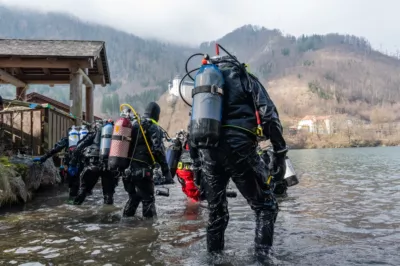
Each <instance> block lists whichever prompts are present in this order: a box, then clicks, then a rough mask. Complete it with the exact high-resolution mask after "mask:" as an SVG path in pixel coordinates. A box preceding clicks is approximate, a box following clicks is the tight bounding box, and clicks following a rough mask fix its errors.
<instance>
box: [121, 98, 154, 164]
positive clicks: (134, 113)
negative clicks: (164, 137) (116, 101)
mask: <svg viewBox="0 0 400 266" xmlns="http://www.w3.org/2000/svg"><path fill="white" fill-rule="evenodd" d="M124 106H126V107H128V108H129V109H131V110H132V112H133V115H134V116H135V117H136V120H137V121H138V123H139V128H140V131H142V135H143V139H144V142H145V143H146V146H147V149H148V150H149V153H150V156H151V159H152V160H153V164H155V163H156V160H155V159H154V155H153V153H152V152H151V149H150V145H149V143H148V141H147V138H146V134H144V130H143V127H142V123H141V121H140V118H139V115H138V114H137V113H136V111H135V109H133V107H132V106H131V105H129V104H127V103H123V104H121V105H120V106H119V110H120V111H121V112H122V110H123V107H124Z"/></svg>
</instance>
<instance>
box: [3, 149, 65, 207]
mask: <svg viewBox="0 0 400 266" xmlns="http://www.w3.org/2000/svg"><path fill="white" fill-rule="evenodd" d="M59 183H61V177H60V175H59V172H58V170H57V168H56V167H55V165H54V163H53V160H51V159H50V160H47V161H46V162H45V163H43V164H41V165H40V164H36V163H33V162H32V158H31V157H30V156H23V155H14V156H11V157H6V156H1V157H0V208H2V207H5V206H7V205H14V204H18V203H26V202H28V201H29V200H30V199H31V198H32V195H33V193H34V192H35V191H36V190H38V189H39V188H40V187H42V186H55V185H57V184H59Z"/></svg>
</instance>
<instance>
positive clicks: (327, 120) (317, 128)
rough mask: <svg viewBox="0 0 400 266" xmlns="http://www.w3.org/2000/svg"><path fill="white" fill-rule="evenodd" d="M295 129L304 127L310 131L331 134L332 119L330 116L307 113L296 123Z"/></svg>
mask: <svg viewBox="0 0 400 266" xmlns="http://www.w3.org/2000/svg"><path fill="white" fill-rule="evenodd" d="M297 129H298V130H301V129H305V130H307V131H308V132H310V133H319V134H331V133H332V121H331V117H330V116H315V115H307V116H305V117H303V119H301V120H300V121H299V123H298V124H297Z"/></svg>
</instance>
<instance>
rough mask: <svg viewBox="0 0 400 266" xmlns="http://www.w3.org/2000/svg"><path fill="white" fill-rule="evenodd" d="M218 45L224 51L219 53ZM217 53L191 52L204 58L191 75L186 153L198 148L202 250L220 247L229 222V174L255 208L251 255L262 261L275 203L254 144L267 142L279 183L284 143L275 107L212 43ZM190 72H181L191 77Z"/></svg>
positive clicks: (242, 69) (270, 235)
mask: <svg viewBox="0 0 400 266" xmlns="http://www.w3.org/2000/svg"><path fill="white" fill-rule="evenodd" d="M219 48H221V49H222V50H223V51H224V52H226V54H227V55H226V56H220V55H219ZM216 51H217V56H215V57H212V58H210V57H209V56H208V55H205V56H204V54H200V53H199V54H196V55H202V56H204V59H203V60H202V66H201V67H200V68H199V70H198V72H197V74H196V76H195V78H192V79H193V80H194V84H195V86H194V88H193V91H192V98H193V105H191V106H192V110H191V111H192V115H191V127H190V129H191V130H190V141H189V143H190V144H189V145H190V150H191V151H192V148H196V149H198V151H197V152H191V156H193V157H192V159H193V162H194V166H195V169H196V170H195V173H196V172H197V174H195V175H197V176H199V174H200V176H201V183H202V186H203V187H204V190H205V196H206V200H207V202H208V208H209V222H208V226H207V250H208V251H209V252H220V251H222V250H223V249H224V242H225V241H224V234H225V230H226V227H227V225H228V221H229V214H228V204H227V196H226V187H227V184H228V182H229V179H230V178H232V180H233V182H234V183H235V184H236V186H237V188H238V190H239V191H240V193H241V194H242V195H243V197H244V198H246V200H247V202H248V203H249V205H250V207H251V208H252V209H253V210H254V212H255V216H256V233H255V253H256V256H257V258H260V259H264V258H265V256H267V255H268V254H269V251H270V248H271V246H272V244H273V234H274V223H275V220H276V218H277V214H278V204H277V201H276V199H275V196H274V194H273V193H272V189H271V184H270V178H268V177H269V176H270V174H269V173H268V172H267V168H266V167H265V163H264V162H263V160H261V157H260V156H259V155H258V154H257V150H256V148H257V143H258V141H259V140H260V139H269V140H270V141H271V143H272V146H273V149H274V156H275V160H274V162H273V170H274V176H273V178H274V179H275V180H277V181H279V180H282V179H283V177H284V175H285V171H286V169H285V168H286V167H285V156H286V153H287V147H286V142H285V140H284V138H283V135H282V125H281V123H280V120H279V115H278V111H277V109H276V107H275V105H274V103H273V102H272V100H271V99H270V97H269V96H268V94H267V92H266V90H265V88H264V87H263V86H262V84H261V82H260V81H259V80H258V79H257V78H256V77H255V76H254V75H253V74H251V73H249V72H248V70H247V69H246V65H244V64H242V63H240V62H239V61H238V60H237V59H236V57H234V56H232V55H231V54H229V52H227V51H226V50H225V49H224V48H223V47H222V46H221V45H219V44H216ZM192 57H194V55H193V56H192ZM192 57H190V58H189V59H188V61H189V60H190V59H191V58H192ZM193 71H195V70H193ZM193 71H191V72H193ZM191 72H188V73H187V74H186V75H185V76H189V77H190V73H191ZM181 84H182V82H181ZM180 94H181V88H180ZM182 99H183V100H184V101H185V99H184V98H183V97H182ZM185 102H186V101H185ZM187 104H188V103H187ZM188 105H190V104H188Z"/></svg>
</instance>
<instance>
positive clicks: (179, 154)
mask: <svg viewBox="0 0 400 266" xmlns="http://www.w3.org/2000/svg"><path fill="white" fill-rule="evenodd" d="M188 137H189V134H188V132H186V131H184V130H183V129H182V130H180V131H179V132H177V133H176V135H175V138H174V139H172V140H171V142H172V144H171V145H170V146H169V147H168V148H167V156H166V157H167V163H168V166H169V168H170V170H171V176H175V174H176V176H177V179H178V181H179V183H180V184H181V186H182V192H183V193H184V194H185V195H186V196H187V197H188V198H190V199H192V200H193V201H195V202H197V201H201V200H204V199H205V198H204V193H201V190H200V185H197V184H196V183H195V179H194V173H193V169H192V168H193V167H192V165H193V161H192V159H191V157H190V152H189V143H188Z"/></svg>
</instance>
